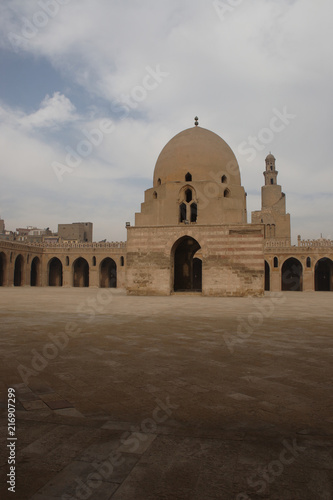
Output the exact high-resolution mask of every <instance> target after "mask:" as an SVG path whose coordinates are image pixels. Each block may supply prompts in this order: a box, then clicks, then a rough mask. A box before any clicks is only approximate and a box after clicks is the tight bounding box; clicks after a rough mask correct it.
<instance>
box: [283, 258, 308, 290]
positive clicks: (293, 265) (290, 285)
mask: <svg viewBox="0 0 333 500" xmlns="http://www.w3.org/2000/svg"><path fill="white" fill-rule="evenodd" d="M302 289H303V266H302V264H301V263H300V261H299V260H298V259H295V258H294V257H290V258H289V259H287V260H286V261H285V262H284V264H283V266H282V271H281V290H282V291H288V292H301V291H302Z"/></svg>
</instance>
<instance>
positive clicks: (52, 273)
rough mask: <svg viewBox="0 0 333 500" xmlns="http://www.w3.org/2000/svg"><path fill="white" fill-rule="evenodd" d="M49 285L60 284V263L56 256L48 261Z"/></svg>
mask: <svg viewBox="0 0 333 500" xmlns="http://www.w3.org/2000/svg"><path fill="white" fill-rule="evenodd" d="M48 267H49V286H62V263H61V261H60V260H59V259H57V257H53V259H51V260H50V262H49V266H48Z"/></svg>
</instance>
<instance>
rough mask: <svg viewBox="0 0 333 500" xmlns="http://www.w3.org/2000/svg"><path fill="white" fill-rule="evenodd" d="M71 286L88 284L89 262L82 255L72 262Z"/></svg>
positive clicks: (85, 285)
mask: <svg viewBox="0 0 333 500" xmlns="http://www.w3.org/2000/svg"><path fill="white" fill-rule="evenodd" d="M73 286H75V287H80V288H81V287H88V286H89V264H88V262H87V261H86V259H84V258H83V257H79V258H78V259H76V261H75V262H74V264H73Z"/></svg>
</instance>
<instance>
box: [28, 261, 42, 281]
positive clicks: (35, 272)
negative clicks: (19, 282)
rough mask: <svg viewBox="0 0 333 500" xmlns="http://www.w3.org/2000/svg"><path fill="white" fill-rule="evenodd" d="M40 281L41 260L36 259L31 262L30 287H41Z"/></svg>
mask: <svg viewBox="0 0 333 500" xmlns="http://www.w3.org/2000/svg"><path fill="white" fill-rule="evenodd" d="M39 281H40V260H39V258H38V257H35V258H34V259H33V260H32V262H31V270H30V286H39V284H40V283H39Z"/></svg>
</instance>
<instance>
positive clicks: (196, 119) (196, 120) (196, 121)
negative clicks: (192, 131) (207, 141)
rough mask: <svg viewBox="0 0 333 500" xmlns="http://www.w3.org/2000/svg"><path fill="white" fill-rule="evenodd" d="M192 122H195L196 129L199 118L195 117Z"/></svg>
mask: <svg viewBox="0 0 333 500" xmlns="http://www.w3.org/2000/svg"><path fill="white" fill-rule="evenodd" d="M194 120H195V122H194V125H195V126H196V127H197V126H198V125H199V118H198V117H197V116H196V117H195V118H194Z"/></svg>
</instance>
